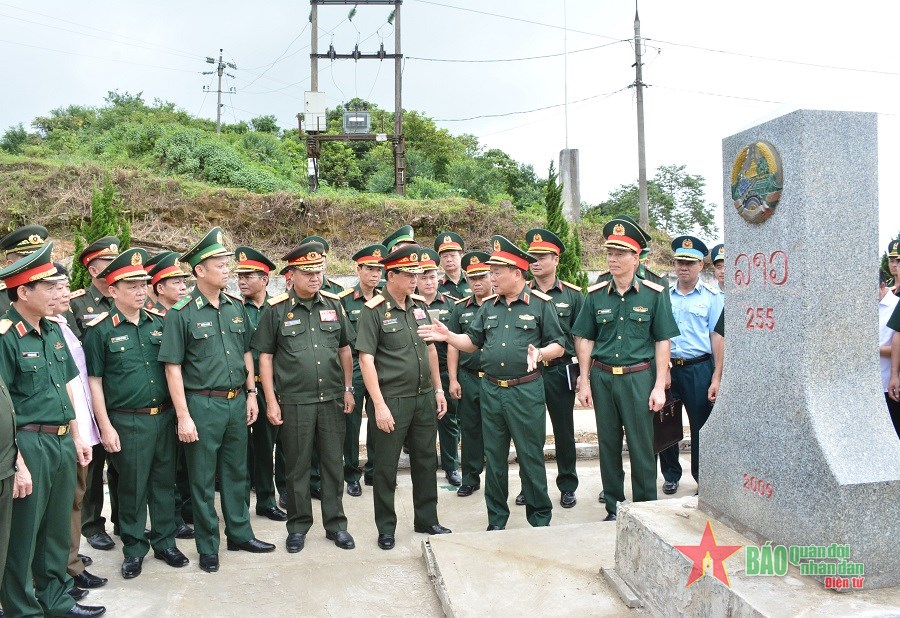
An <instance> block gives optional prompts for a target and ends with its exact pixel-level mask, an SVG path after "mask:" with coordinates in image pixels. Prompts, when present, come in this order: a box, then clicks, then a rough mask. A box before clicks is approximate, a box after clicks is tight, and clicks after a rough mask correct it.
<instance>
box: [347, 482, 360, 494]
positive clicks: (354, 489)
mask: <svg viewBox="0 0 900 618" xmlns="http://www.w3.org/2000/svg"><path fill="white" fill-rule="evenodd" d="M347 495H348V496H353V497H354V498H358V497H359V496H361V495H362V487H361V486H360V484H359V481H352V482H350V483H347Z"/></svg>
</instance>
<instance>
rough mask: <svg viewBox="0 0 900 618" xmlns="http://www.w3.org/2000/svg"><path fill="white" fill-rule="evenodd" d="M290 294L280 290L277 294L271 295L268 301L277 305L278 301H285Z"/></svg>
mask: <svg viewBox="0 0 900 618" xmlns="http://www.w3.org/2000/svg"><path fill="white" fill-rule="evenodd" d="M290 296H291V295H290V294H288V293H287V292H282V293H281V294H279V295H278V296H273V297H272V298H270V299H269V301H268V302H269V304H270V305H277V304H278V303H283V302H284V301H286V300H287V299H288V298H290Z"/></svg>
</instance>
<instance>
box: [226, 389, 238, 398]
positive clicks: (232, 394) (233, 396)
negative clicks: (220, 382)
mask: <svg viewBox="0 0 900 618" xmlns="http://www.w3.org/2000/svg"><path fill="white" fill-rule="evenodd" d="M235 397H237V391H228V397H227V399H234V398H235Z"/></svg>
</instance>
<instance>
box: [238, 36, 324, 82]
mask: <svg viewBox="0 0 900 618" xmlns="http://www.w3.org/2000/svg"><path fill="white" fill-rule="evenodd" d="M308 27H309V22H307V23H306V24H304V26H303V29H302V30H301V31H300V32H299V34H297V36H295V37H294V39H293V40H292V41H291V42H290V43H289V44H288V46H287V47H286V48H285V49H284V51H283V52H281V55H280V56H278V57H277V58H276V59H275V60H274V61H272V64H270V65H269V66H267V67H266V69H265V70H264V71H263V72H262V73H260V74H259V75H258V76H257V77H256V79H254V80H253V81H251V82H250V83H249V84H247V85H245V86H244V88H248V87H250V86H252V85H253V84H255V83H256V82H258V81H259V80H260V78H262V77H263V76H264V75H265V74H266V73H268V72H269V70H271V68H272V67H274V66H275V64H276V63H278V62H279V61H280V60H281V59H282V58H284V55H285V54H286V53H288V50H289V49H290V48H291V47H292V46H293V45H294V43H296V42H297V39H299V38H300V37H301V36H303V33H304V32H306V29H307V28H308ZM301 49H302V48H301ZM297 51H301V50H299V49H298V50H297Z"/></svg>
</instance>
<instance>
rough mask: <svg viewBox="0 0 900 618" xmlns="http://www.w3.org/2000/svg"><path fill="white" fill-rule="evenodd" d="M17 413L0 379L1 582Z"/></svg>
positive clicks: (16, 449) (14, 459) (9, 508)
mask: <svg viewBox="0 0 900 618" xmlns="http://www.w3.org/2000/svg"><path fill="white" fill-rule="evenodd" d="M18 452H19V449H18V448H16V414H15V411H14V410H13V403H12V399H10V396H9V389H8V388H6V384H4V383H3V381H2V380H0V582H2V581H3V572H4V569H5V568H6V549H7V547H8V546H9V534H10V523H11V521H12V506H13V498H12V491H13V484H14V483H15V473H16V456H17V454H18Z"/></svg>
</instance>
